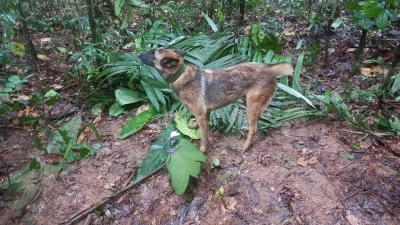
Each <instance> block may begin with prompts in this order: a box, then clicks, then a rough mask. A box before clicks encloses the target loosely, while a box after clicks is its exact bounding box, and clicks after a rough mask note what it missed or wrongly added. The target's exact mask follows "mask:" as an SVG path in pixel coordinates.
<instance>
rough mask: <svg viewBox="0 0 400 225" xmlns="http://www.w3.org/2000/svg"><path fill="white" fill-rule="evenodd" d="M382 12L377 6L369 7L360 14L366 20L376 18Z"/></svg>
mask: <svg viewBox="0 0 400 225" xmlns="http://www.w3.org/2000/svg"><path fill="white" fill-rule="evenodd" d="M382 12H383V9H382V8H381V7H379V6H375V7H371V8H368V9H364V10H362V14H363V15H364V16H365V17H368V18H376V17H378V16H379V14H381V13H382Z"/></svg>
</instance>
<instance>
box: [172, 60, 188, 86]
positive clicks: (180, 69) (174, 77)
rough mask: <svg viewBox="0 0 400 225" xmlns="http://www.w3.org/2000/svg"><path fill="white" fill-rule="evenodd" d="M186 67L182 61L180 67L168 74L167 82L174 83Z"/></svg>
mask: <svg viewBox="0 0 400 225" xmlns="http://www.w3.org/2000/svg"><path fill="white" fill-rule="evenodd" d="M186 67H187V66H186V64H185V63H182V65H181V67H179V69H178V70H177V71H176V72H175V73H174V74H172V75H171V76H169V77H168V79H167V81H168V82H169V83H174V82H175V81H176V80H178V79H179V77H181V75H182V74H183V73H184V72H185V70H186Z"/></svg>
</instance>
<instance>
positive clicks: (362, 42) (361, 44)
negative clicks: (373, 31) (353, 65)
mask: <svg viewBox="0 0 400 225" xmlns="http://www.w3.org/2000/svg"><path fill="white" fill-rule="evenodd" d="M367 33H368V30H365V29H362V33H361V38H360V42H359V43H358V47H357V51H356V56H360V55H362V53H363V52H364V47H365V39H366V38H367Z"/></svg>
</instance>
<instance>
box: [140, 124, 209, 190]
mask: <svg viewBox="0 0 400 225" xmlns="http://www.w3.org/2000/svg"><path fill="white" fill-rule="evenodd" d="M205 160H206V157H205V156H204V154H203V153H202V152H201V151H200V150H199V149H198V148H197V147H196V146H194V145H193V144H192V143H190V142H189V141H188V140H187V139H184V138H181V136H180V134H179V133H178V132H177V131H176V127H175V126H174V125H173V124H171V125H169V126H168V127H167V128H166V129H165V130H164V131H163V132H162V133H161V134H160V136H159V137H158V138H157V140H156V141H155V142H154V144H153V145H152V146H151V147H150V149H149V152H148V154H147V156H146V157H145V159H144V160H143V163H142V165H141V167H140V168H139V169H138V173H137V175H136V178H135V180H138V179H140V178H142V177H143V176H146V175H147V174H149V173H151V172H153V171H154V170H156V169H157V168H158V167H160V166H161V165H162V164H163V163H164V162H165V164H166V167H167V169H168V172H169V174H170V176H171V184H172V187H173V188H174V190H175V192H176V193H177V194H178V195H181V194H183V193H184V191H185V190H186V187H187V185H188V183H189V177H190V176H192V177H195V178H198V176H199V175H200V165H201V162H205Z"/></svg>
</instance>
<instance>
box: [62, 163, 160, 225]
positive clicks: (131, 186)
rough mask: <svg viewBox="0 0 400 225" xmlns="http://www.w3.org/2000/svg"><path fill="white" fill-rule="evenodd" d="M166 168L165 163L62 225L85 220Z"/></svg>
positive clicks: (70, 224)
mask: <svg viewBox="0 0 400 225" xmlns="http://www.w3.org/2000/svg"><path fill="white" fill-rule="evenodd" d="M164 166H165V163H163V164H162V165H161V166H160V167H158V168H157V169H156V170H154V171H153V172H151V173H149V174H148V175H146V176H144V177H142V178H140V179H139V180H137V181H135V182H132V183H131V184H129V185H128V186H126V187H125V188H122V189H121V190H119V191H118V192H116V193H114V194H112V195H110V196H108V197H106V198H105V199H103V200H102V201H101V202H99V203H96V204H94V205H93V206H92V207H90V208H88V209H85V210H84V211H81V212H79V213H78V214H76V215H75V216H74V217H72V218H71V219H69V220H68V221H67V222H62V223H60V225H72V224H74V223H76V222H78V221H79V220H81V219H83V218H84V217H85V216H87V215H89V214H90V213H92V212H94V211H95V210H96V209H98V208H100V207H101V206H103V205H105V204H107V203H109V202H110V201H112V200H113V199H115V198H116V197H119V196H121V195H122V194H124V193H125V192H127V191H129V190H130V189H132V188H134V187H136V186H137V185H139V184H140V183H142V182H143V181H144V180H146V179H147V178H149V177H150V176H152V175H154V174H155V173H157V172H158V171H159V170H161V169H162V168H163V167H164Z"/></svg>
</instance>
